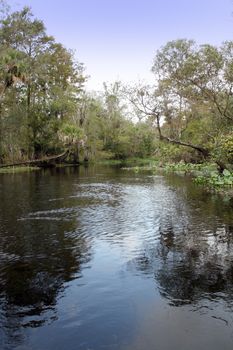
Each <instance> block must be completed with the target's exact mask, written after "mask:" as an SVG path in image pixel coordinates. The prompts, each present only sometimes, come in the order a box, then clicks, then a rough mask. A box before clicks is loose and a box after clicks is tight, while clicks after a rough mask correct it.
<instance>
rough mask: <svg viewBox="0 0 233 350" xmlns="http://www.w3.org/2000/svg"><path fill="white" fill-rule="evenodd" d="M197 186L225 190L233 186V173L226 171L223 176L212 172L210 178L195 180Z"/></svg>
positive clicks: (203, 177) (200, 177)
mask: <svg viewBox="0 0 233 350" xmlns="http://www.w3.org/2000/svg"><path fill="white" fill-rule="evenodd" d="M195 182H196V183H197V184H203V185H207V186H208V187H211V188H217V189H218V188H223V187H232V186H233V173H232V172H230V171H228V170H224V172H223V174H222V175H220V174H219V173H217V172H212V173H211V174H210V175H209V176H203V175H202V176H198V177H197V178H196V179H195Z"/></svg>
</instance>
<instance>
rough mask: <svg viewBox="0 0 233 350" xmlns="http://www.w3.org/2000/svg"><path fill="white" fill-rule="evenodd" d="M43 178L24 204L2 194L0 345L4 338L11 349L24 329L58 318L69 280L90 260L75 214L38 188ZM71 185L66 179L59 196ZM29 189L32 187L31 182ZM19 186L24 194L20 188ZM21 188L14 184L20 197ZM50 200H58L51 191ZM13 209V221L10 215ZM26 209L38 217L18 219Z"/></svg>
mask: <svg viewBox="0 0 233 350" xmlns="http://www.w3.org/2000/svg"><path fill="white" fill-rule="evenodd" d="M38 181H39V182H40V179H39V180H38V178H36V177H35V183H33V186H32V190H33V193H30V190H27V191H28V192H25V194H24V195H25V198H23V200H22V202H23V203H24V207H22V208H19V207H18V206H17V205H15V206H14V202H12V201H8V200H7V198H4V197H3V196H2V198H1V199H2V203H1V207H0V209H1V218H2V222H1V227H0V251H1V255H0V325H1V327H0V328H1V331H0V337H1V340H0V348H1V345H2V343H1V342H4V345H5V346H6V348H7V344H9V349H12V348H13V347H14V345H17V346H19V344H22V343H23V342H24V332H23V328H27V327H39V326H41V325H43V324H45V323H50V322H53V321H54V320H56V319H57V302H58V299H59V298H60V297H61V296H62V295H63V291H64V289H65V288H66V286H68V284H69V282H70V281H72V280H73V279H76V278H79V277H80V276H81V273H82V269H83V267H84V264H85V263H87V262H88V261H89V260H90V258H91V246H90V245H91V242H90V240H88V241H87V240H86V239H85V237H84V236H83V235H82V233H81V232H79V231H78V223H77V219H76V217H75V215H73V216H72V215H69V212H67V211H65V212H64V213H62V212H60V209H59V208H58V212H57V211H56V207H55V206H59V205H60V203H57V202H54V203H53V202H51V204H49V203H48V200H47V198H48V194H46V193H43V191H40V192H39V191H38V192H36V183H37V182H38ZM24 185H25V183H24ZM56 185H58V183H56ZM69 186H70V184H69V182H63V183H62V182H61V186H60V189H59V186H57V187H56V191H54V197H57V198H59V197H60V196H61V197H62V196H63V195H64V193H68V194H69V192H70V187H69ZM26 187H27V189H28V188H29V186H28V184H27V183H26ZM54 189H55V186H54ZM18 190H19V193H22V189H21V188H20V186H19V188H18ZM18 190H17V186H15V188H14V194H15V195H16V196H17V194H18V193H17V191H18ZM52 190H53V188H51V190H50V191H52ZM36 194H37V198H35V196H36ZM46 195H47V197H46ZM26 196H27V197H26ZM50 198H53V194H51V192H50ZM18 202H19V200H18ZM25 203H26V204H25ZM38 205H41V206H43V205H46V206H47V208H48V206H49V205H50V209H51V210H50V213H49V214H47V212H46V211H45V214H43V212H41V213H42V214H36V213H37V211H36V210H38V209H39V207H38ZM9 213H11V215H12V216H11V217H12V220H11V221H10V220H9V219H7V218H9ZM24 213H35V215H32V216H28V217H25V219H24V220H21V221H18V220H17V218H20V217H21V215H22V214H24ZM38 213H39V212H38ZM54 213H55V214H54ZM1 333H2V334H1ZM4 348H5V347H4Z"/></svg>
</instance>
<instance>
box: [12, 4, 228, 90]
mask: <svg viewBox="0 0 233 350" xmlns="http://www.w3.org/2000/svg"><path fill="white" fill-rule="evenodd" d="M8 2H9V3H10V4H11V6H12V7H13V8H14V9H19V8H20V7H21V6H24V5H28V6H30V7H31V8H32V11H33V13H34V14H35V15H36V17H38V18H40V19H42V20H43V21H44V23H45V25H46V28H47V31H48V34H51V35H53V36H54V37H55V38H56V39H57V40H58V41H60V42H62V43H63V44H64V45H65V46H66V47H67V48H71V49H74V50H75V51H76V57H77V58H78V60H79V61H81V62H83V63H84V64H85V66H86V72H87V74H88V75H90V79H89V82H88V88H89V89H100V88H101V86H102V82H103V81H107V82H111V81H114V80H122V81H134V80H137V79H141V80H145V81H147V80H148V81H151V80H152V79H153V75H152V73H151V72H150V69H151V66H152V61H153V57H154V55H155V53H156V50H157V49H159V48H160V47H161V46H162V45H164V44H166V42H167V41H169V40H174V39H178V38H189V39H194V40H196V41H197V42H198V43H211V44H216V45H219V44H220V43H221V42H222V41H224V40H231V39H233V14H232V13H233V0H47V1H46V0H9V1H8Z"/></svg>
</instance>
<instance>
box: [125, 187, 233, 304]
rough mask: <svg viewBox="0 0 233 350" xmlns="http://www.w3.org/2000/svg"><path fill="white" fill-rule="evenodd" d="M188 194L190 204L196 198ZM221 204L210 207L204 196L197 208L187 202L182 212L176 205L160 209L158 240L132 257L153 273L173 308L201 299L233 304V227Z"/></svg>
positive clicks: (139, 265)
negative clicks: (168, 208) (135, 256)
mask: <svg viewBox="0 0 233 350" xmlns="http://www.w3.org/2000/svg"><path fill="white" fill-rule="evenodd" d="M185 195H186V198H188V199H189V200H190V202H191V198H192V196H189V195H190V194H189V193H187V192H186V193H185ZM176 200H177V201H178V200H182V201H183V202H184V198H182V197H180V198H179V197H177V198H176ZM177 203H178V202H177ZM186 203H187V202H186ZM204 203H205V205H204ZM221 203H222V202H221V200H219V201H218V202H217V201H216V202H215V203H214V204H213V202H211V210H210V208H209V207H208V203H206V200H205V197H203V201H200V202H198V205H199V207H198V208H197V207H192V206H191V205H190V203H189V204H188V205H186V207H185V206H183V208H184V209H183V211H182V212H180V213H178V214H177V211H176V210H177V209H174V208H173V209H171V211H170V214H171V215H170V216H169V215H167V213H163V212H162V214H161V217H160V227H159V239H158V241H157V243H156V244H155V245H154V246H153V247H151V246H150V247H148V246H145V247H144V248H145V249H144V253H143V254H142V255H141V256H139V257H138V258H137V259H135V260H134V266H135V267H136V269H137V270H140V272H141V273H143V274H145V273H146V274H148V273H150V274H151V275H153V276H154V278H155V281H156V284H157V285H158V288H159V291H160V293H161V295H162V296H163V297H164V298H166V299H168V300H169V303H170V304H172V305H174V306H181V305H185V304H192V303H196V302H198V301H199V300H201V299H203V298H208V299H210V300H215V299H217V298H221V299H224V300H225V301H227V303H228V304H229V303H232V295H233V294H232V293H233V226H232V224H231V219H230V220H227V219H228V212H227V210H225V213H224V214H223V217H221V212H220V210H219V207H221ZM214 205H216V208H215V207H214ZM177 206H178V207H179V203H178V204H177ZM197 209H198V210H197ZM228 210H229V211H230V210H231V208H230V207H229V208H228ZM229 218H230V216H229ZM131 266H132V263H131Z"/></svg>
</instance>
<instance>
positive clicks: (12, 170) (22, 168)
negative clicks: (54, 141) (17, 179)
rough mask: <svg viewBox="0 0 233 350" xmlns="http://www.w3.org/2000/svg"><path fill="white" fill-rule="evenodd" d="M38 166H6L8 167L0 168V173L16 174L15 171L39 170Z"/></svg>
mask: <svg viewBox="0 0 233 350" xmlns="http://www.w3.org/2000/svg"><path fill="white" fill-rule="evenodd" d="M39 169H40V168H38V167H30V166H16V167H8V168H2V169H1V168H0V174H17V173H25V172H26V173H28V172H31V171H34V170H39Z"/></svg>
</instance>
